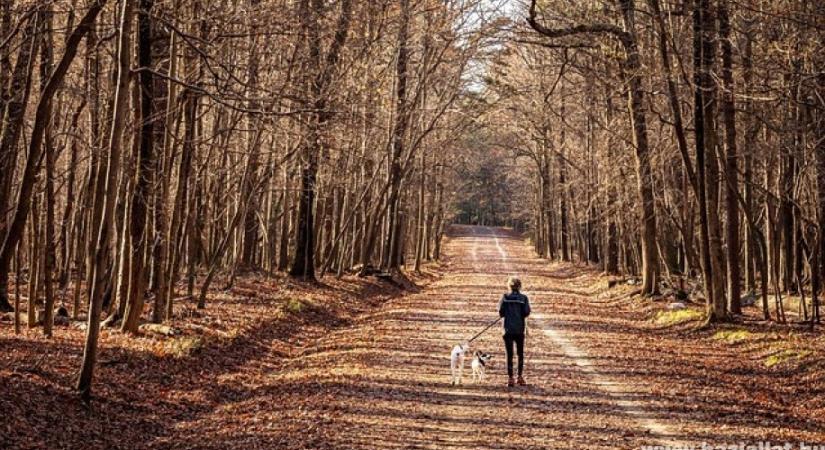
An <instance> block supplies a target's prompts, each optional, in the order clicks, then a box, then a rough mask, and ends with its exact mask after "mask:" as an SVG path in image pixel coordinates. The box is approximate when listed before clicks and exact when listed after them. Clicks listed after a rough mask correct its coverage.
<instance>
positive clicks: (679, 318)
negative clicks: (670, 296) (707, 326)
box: [653, 309, 705, 326]
mask: <svg viewBox="0 0 825 450" xmlns="http://www.w3.org/2000/svg"><path fill="white" fill-rule="evenodd" d="M704 318H705V314H704V313H702V312H701V311H698V310H695V309H680V310H676V311H659V312H658V313H657V314H656V317H654V318H653V321H654V322H655V323H656V324H657V325H662V326H671V325H678V324H680V323H685V322H691V321H695V320H703V319H704Z"/></svg>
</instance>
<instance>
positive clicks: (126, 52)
mask: <svg viewBox="0 0 825 450" xmlns="http://www.w3.org/2000/svg"><path fill="white" fill-rule="evenodd" d="M133 3H134V1H133V0H123V3H122V7H121V13H120V26H119V30H118V71H117V87H116V91H115V99H114V109H113V113H112V123H111V132H110V136H111V138H110V139H109V158H108V161H107V163H106V169H107V170H106V188H107V189H106V191H107V192H108V193H109V195H107V196H106V198H105V204H104V205H103V207H102V208H101V210H102V211H103V215H102V220H101V223H100V229H99V231H98V232H97V233H96V234H95V235H94V236H96V241H97V244H98V245H97V247H96V249H95V258H94V259H95V264H94V267H95V271H94V274H93V278H92V279H91V280H90V282H91V284H92V288H91V293H92V295H91V297H90V299H89V314H88V320H87V325H86V343H85V345H84V347H83V362H82V365H81V369H80V374H79V375H78V379H77V385H76V388H77V390H78V391H79V392H80V395H81V396H82V398H83V399H85V400H87V401H88V400H89V399H90V398H91V392H92V391H91V387H92V377H93V374H94V366H95V361H96V359H97V341H98V336H99V335H100V312H101V307H102V305H103V284H104V282H105V280H104V276H105V271H104V270H103V266H104V264H105V261H106V259H107V258H108V249H109V245H110V244H109V241H110V240H111V239H112V237H113V236H114V234H115V233H114V231H115V230H114V224H115V221H114V212H115V196H114V192H115V191H116V189H117V187H116V184H117V173H118V172H119V171H120V153H121V152H120V148H121V143H122V139H123V128H124V124H125V123H126V114H127V109H126V108H127V106H128V103H129V101H128V100H129V70H130V63H131V55H130V53H131V52H130V46H131V39H130V37H131V31H130V29H131V18H132V8H133ZM96 201H97V202H101V203H104V199H102V198H98V199H96Z"/></svg>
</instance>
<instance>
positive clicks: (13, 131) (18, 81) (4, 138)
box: [0, 14, 41, 312]
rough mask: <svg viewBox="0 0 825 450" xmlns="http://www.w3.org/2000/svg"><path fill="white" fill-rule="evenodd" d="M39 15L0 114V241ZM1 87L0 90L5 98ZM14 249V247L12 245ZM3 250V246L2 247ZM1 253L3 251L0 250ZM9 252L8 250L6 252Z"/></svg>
mask: <svg viewBox="0 0 825 450" xmlns="http://www.w3.org/2000/svg"><path fill="white" fill-rule="evenodd" d="M40 17H41V15H40V14H34V15H32V17H31V18H30V19H29V20H28V22H27V23H26V27H25V28H24V30H23V38H22V41H23V43H22V45H21V47H20V50H19V51H18V53H17V61H16V62H15V64H14V69H13V71H12V73H11V80H10V84H9V89H8V92H9V93H10V96H9V97H8V98H6V99H4V100H5V108H4V109H3V110H0V114H2V115H3V117H2V119H3V123H2V134H0V239H3V240H4V241H5V240H6V239H7V238H8V233H9V222H8V215H7V213H6V211H8V210H9V207H10V206H11V204H10V200H11V198H10V197H11V193H12V191H11V188H12V182H13V181H14V173H15V168H16V165H17V164H16V162H17V142H18V140H19V139H20V134H21V132H22V129H23V120H24V118H25V115H26V105H28V102H29V92H30V91H31V89H30V87H31V78H32V72H33V71H34V58H35V55H36V53H35V51H34V50H35V48H36V47H35V43H36V42H37V34H38V33H37V32H38V28H39V26H38V25H37V21H38V19H40ZM4 88H5V85H3V86H0V91H3V92H2V95H4V96H5V92H6V91H5V89H4ZM15 247H16V244H15ZM2 248H3V249H5V246H4V247H2ZM3 251H5V250H3ZM9 252H11V250H9ZM10 264H11V255H9V263H7V264H2V262H0V312H9V311H11V310H12V309H13V308H12V307H11V305H10V304H9V295H8V287H9V279H8V273H9V270H8V269H9V267H10Z"/></svg>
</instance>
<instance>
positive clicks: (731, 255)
mask: <svg viewBox="0 0 825 450" xmlns="http://www.w3.org/2000/svg"><path fill="white" fill-rule="evenodd" d="M718 10H719V38H720V41H721V43H722V82H723V85H724V95H723V96H722V114H723V117H724V120H725V145H726V147H727V154H726V155H725V180H726V183H725V186H726V188H727V194H726V196H725V200H726V204H725V207H726V209H727V217H728V221H727V241H728V242H727V269H728V274H727V275H728V309H729V310H730V312H731V313H733V314H741V313H742V306H741V304H740V300H739V299H740V297H741V296H742V284H741V280H740V277H741V269H740V262H739V261H740V260H739V208H738V205H737V203H738V202H737V197H738V195H739V172H738V167H737V162H738V161H737V160H738V158H739V156H738V154H737V148H736V103H735V100H734V84H733V68H732V66H733V45H732V42H731V39H732V37H731V25H730V17H729V16H728V0H720V2H719V8H718Z"/></svg>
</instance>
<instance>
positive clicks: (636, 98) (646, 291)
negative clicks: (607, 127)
mask: <svg viewBox="0 0 825 450" xmlns="http://www.w3.org/2000/svg"><path fill="white" fill-rule="evenodd" d="M621 5H622V18H623V20H624V24H625V29H626V30H627V33H628V35H629V36H628V39H627V40H626V41H625V42H624V46H625V51H626V52H627V56H626V58H627V59H626V61H625V66H626V69H625V76H626V77H627V78H628V80H627V81H628V85H629V95H630V99H629V101H630V113H631V116H632V119H633V133H634V138H635V143H634V144H635V147H636V172H637V173H636V175H637V182H638V188H639V197H640V200H641V205H642V236H641V238H642V239H641V241H642V294H643V295H654V294H657V293H658V292H659V285H658V283H659V259H658V258H659V257H658V254H657V253H658V252H657V250H656V208H655V200H654V197H653V173H652V170H651V167H650V147H649V145H648V141H647V118H646V117H645V116H646V114H645V109H644V108H645V106H644V93H645V91H644V88H643V86H642V75H641V70H642V63H641V57H640V55H639V47H638V45H637V39H636V30H635V27H636V25H635V20H634V14H635V7H634V2H633V0H621Z"/></svg>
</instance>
